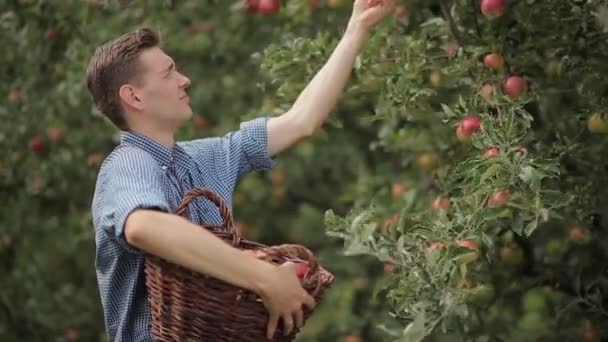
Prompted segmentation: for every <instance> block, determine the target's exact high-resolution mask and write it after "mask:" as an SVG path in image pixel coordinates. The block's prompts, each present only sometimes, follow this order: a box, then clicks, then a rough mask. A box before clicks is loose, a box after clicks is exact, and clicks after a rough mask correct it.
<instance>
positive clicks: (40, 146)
mask: <svg viewBox="0 0 608 342" xmlns="http://www.w3.org/2000/svg"><path fill="white" fill-rule="evenodd" d="M29 146H30V150H32V151H33V152H35V153H38V154H42V153H45V152H46V142H45V141H44V139H43V138H42V137H41V136H39V135H36V136H34V137H33V138H31V139H30V141H29Z"/></svg>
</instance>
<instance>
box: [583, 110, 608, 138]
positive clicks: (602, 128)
mask: <svg viewBox="0 0 608 342" xmlns="http://www.w3.org/2000/svg"><path fill="white" fill-rule="evenodd" d="M587 129H588V130H589V132H591V133H602V134H606V133H608V121H606V120H603V119H602V116H601V115H600V114H599V113H595V114H593V115H591V117H589V119H588V120H587Z"/></svg>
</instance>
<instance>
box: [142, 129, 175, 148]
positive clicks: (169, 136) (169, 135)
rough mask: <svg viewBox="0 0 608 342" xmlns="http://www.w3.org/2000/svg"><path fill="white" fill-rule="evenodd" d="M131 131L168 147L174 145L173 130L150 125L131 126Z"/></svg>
mask: <svg viewBox="0 0 608 342" xmlns="http://www.w3.org/2000/svg"><path fill="white" fill-rule="evenodd" d="M131 131H133V132H135V133H138V134H141V135H143V136H145V137H148V138H150V139H152V140H154V141H156V142H158V143H159V144H161V145H163V146H165V147H167V148H169V149H171V148H173V146H174V145H175V133H174V132H173V131H167V130H161V129H155V128H151V127H132V128H131Z"/></svg>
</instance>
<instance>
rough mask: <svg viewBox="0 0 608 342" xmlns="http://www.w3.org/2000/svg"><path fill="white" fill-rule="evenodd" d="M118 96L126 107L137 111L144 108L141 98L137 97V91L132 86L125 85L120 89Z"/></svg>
mask: <svg viewBox="0 0 608 342" xmlns="http://www.w3.org/2000/svg"><path fill="white" fill-rule="evenodd" d="M118 96H119V97H120V99H121V100H122V101H123V103H124V105H125V106H127V107H130V108H133V109H135V110H142V109H143V107H144V104H143V102H142V101H141V98H140V97H139V96H138V95H137V91H136V89H135V88H134V87H133V86H132V85H130V84H124V85H123V86H121V87H120V89H118Z"/></svg>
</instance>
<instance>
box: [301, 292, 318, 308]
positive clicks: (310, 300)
mask: <svg viewBox="0 0 608 342" xmlns="http://www.w3.org/2000/svg"><path fill="white" fill-rule="evenodd" d="M304 305H306V306H308V308H309V309H310V310H312V309H314V308H315V305H316V303H315V299H314V298H313V297H312V296H311V295H309V294H308V293H306V294H305V295H304Z"/></svg>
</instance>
